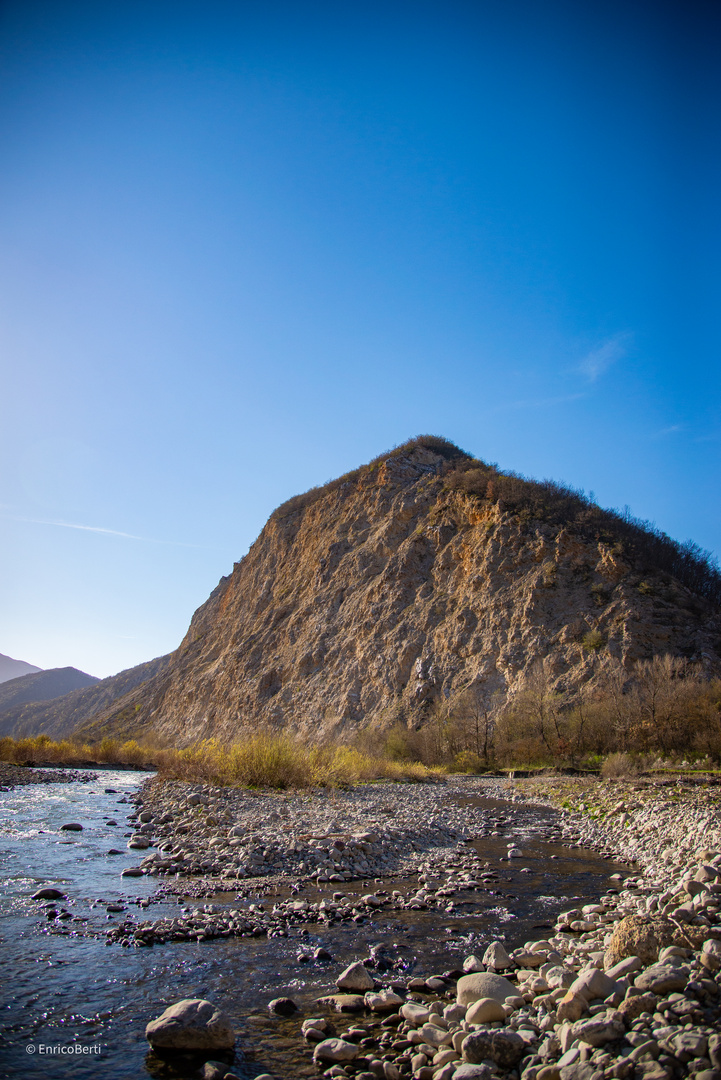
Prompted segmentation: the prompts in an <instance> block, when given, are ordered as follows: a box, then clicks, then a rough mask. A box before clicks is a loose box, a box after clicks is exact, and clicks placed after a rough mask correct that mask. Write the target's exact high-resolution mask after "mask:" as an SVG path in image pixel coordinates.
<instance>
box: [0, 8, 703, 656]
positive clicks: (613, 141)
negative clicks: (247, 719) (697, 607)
mask: <svg viewBox="0 0 721 1080" xmlns="http://www.w3.org/2000/svg"><path fill="white" fill-rule="evenodd" d="M719 21H720V20H719V12H718V8H715V6H714V5H712V4H701V3H684V4H681V3H677V4H665V5H664V4H659V3H654V4H650V3H649V4H643V3H633V2H628V0H625V2H623V3H614V2H608V0H604V2H603V3H601V2H591V3H589V4H579V3H561V2H554V0H547V2H544V3H537V2H536V3H523V2H516V0H508V2H504V3H502V4H500V3H483V2H478V3H472V4H471V3H453V2H445V3H432V2H426V3H424V2H422V0H421V2H415V3H398V2H395V0H387V2H386V3H383V4H376V3H363V4H351V5H339V4H330V3H327V4H326V3H314V2H313V0H308V2H306V3H302V4H301V3H282V2H277V0H263V2H262V3H261V2H260V0H246V2H241V3H233V4H228V3H219V2H213V0H206V2H205V3H202V4H201V3H190V2H188V3H183V2H178V3H172V4H171V3H160V2H155V0H145V2H143V3H139V2H135V0H126V2H125V3H123V4H122V5H120V4H118V5H108V4H97V3H89V2H88V3H82V2H77V0H66V2H65V3H63V4H57V3H54V2H52V3H45V2H41V0H5V2H4V4H3V6H2V7H1V8H0V156H1V158H2V162H3V165H2V168H1V169H0V364H1V369H2V370H1V372H0V455H1V459H0V460H1V462H2V468H1V470H0V535H1V537H2V539H1V544H2V550H1V562H0V566H1V567H2V574H1V575H0V651H1V652H4V653H8V654H10V655H12V656H15V657H18V658H21V659H24V660H27V661H29V662H30V663H34V664H38V665H39V666H42V667H53V666H62V665H66V664H72V665H74V666H77V667H80V668H82V669H84V670H86V671H89V672H91V673H92V674H96V675H101V676H102V675H107V674H112V673H114V672H116V671H118V670H120V669H122V668H124V667H128V666H130V665H132V664H134V663H138V662H140V661H142V660H146V659H150V658H151V657H152V656H155V655H158V654H160V653H163V652H166V651H168V650H169V649H172V648H174V647H175V646H176V645H177V644H178V642H179V641H180V639H181V637H182V635H183V633H184V632H185V629H186V627H187V625H188V622H189V620H190V616H191V614H192V612H193V610H194V609H195V608H196V607H197V606H198V605H199V604H200V603H202V602H203V600H205V599H206V597H207V596H208V594H209V592H210V591H211V589H212V588H214V586H215V585H216V584H217V581H218V579H219V578H220V576H221V575H223V574H225V573H228V572H229V571H230V569H231V568H232V564H233V562H234V561H235V560H237V559H238V558H240V556H241V555H242V554H243V553H244V552H245V551H246V550H247V548H248V546H249V544H250V543H252V541H253V540H254V539H255V537H256V536H257V534H258V533H259V532H260V530H261V528H262V526H263V524H264V522H265V520H266V518H267V516H268V514H269V513H270V512H271V511H272V509H273V508H274V507H275V506H276V505H277V504H278V503H280V502H282V501H283V500H284V499H286V498H288V497H289V496H290V495H293V494H295V493H297V492H299V491H302V490H305V489H306V488H308V487H310V486H312V485H314V484H318V483H323V482H324V481H326V480H328V479H330V478H331V477H333V476H336V475H338V474H340V473H342V472H344V471H346V470H348V469H350V468H353V467H355V466H356V465H358V464H361V463H362V462H364V461H366V460H368V459H370V458H371V457H374V456H375V455H376V454H378V453H380V452H381V451H382V450H384V449H387V448H389V447H391V446H393V445H395V444H397V443H399V442H402V441H403V440H405V439H406V438H409V437H411V436H413V435H416V434H419V433H426V432H427V433H433V434H440V435H444V436H446V437H447V438H450V439H452V440H453V441H454V442H456V443H458V444H459V445H460V446H462V447H463V448H464V449H467V450H469V451H471V452H472V453H474V454H476V455H478V456H480V457H482V458H484V459H485V460H487V461H495V462H498V464H499V465H500V466H501V467H502V468H512V469H516V470H519V471H521V472H524V473H526V474H528V475H531V476H535V477H539V478H540V477H547V476H550V477H554V478H555V479H561V480H565V481H566V482H568V483H571V484H574V485H575V486H578V487H583V488H585V489H586V490H587V491H588V490H593V491H594V493H595V495H596V498H597V499H598V501H599V502H600V503H601V504H602V505H604V506H619V507H620V506H623V505H625V504H628V505H629V506H630V507H631V509H632V511H633V512H634V513H635V514H636V515H638V516H640V517H643V518H648V519H651V520H653V521H655V522H656V524H657V525H658V526H659V527H660V528H662V529H664V530H665V531H667V532H668V533H669V534H670V535H672V536H674V537H676V538H678V539H680V540H685V539H688V538H691V539H693V540H695V541H696V542H697V543H699V544H701V546H702V547H704V548H707V549H711V550H713V551H715V552H716V553H717V554H718V553H719V552H721V510H720V507H719V457H720V454H719V451H720V450H721V415H720V410H719V400H720V394H719V390H720V389H721V387H720V386H719V383H720V381H721V379H720V374H719V373H720V370H721V365H720V364H719V334H718V293H719V288H718V286H719V266H718V252H719V209H718V207H719V200H718V191H719V189H720V185H719V180H720V179H721V178H720V177H719V172H720V170H719V146H720V145H721V143H720V141H719V131H718V109H717V105H718V101H719V100H720V99H721V86H719V82H720V81H721V78H720V76H719V68H718V63H717V56H718V46H719ZM714 301H715V302H716V303H715V304H714Z"/></svg>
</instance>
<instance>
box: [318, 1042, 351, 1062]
mask: <svg viewBox="0 0 721 1080" xmlns="http://www.w3.org/2000/svg"><path fill="white" fill-rule="evenodd" d="M359 1053H360V1051H359V1049H358V1047H357V1046H356V1045H355V1043H352V1042H348V1041H347V1040H346V1039H324V1040H323V1042H319V1043H318V1044H317V1046H316V1048H315V1050H314V1051H313V1058H314V1060H315V1061H332V1062H341V1061H352V1060H353V1058H356V1057H358V1054H359Z"/></svg>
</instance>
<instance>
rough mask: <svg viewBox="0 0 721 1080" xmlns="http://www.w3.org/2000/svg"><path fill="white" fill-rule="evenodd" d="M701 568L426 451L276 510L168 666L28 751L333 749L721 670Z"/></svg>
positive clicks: (115, 692) (35, 726)
mask: <svg viewBox="0 0 721 1080" xmlns="http://www.w3.org/2000/svg"><path fill="white" fill-rule="evenodd" d="M574 500H575V501H574ZM634 530H635V531H634ZM644 544H645V545H646V548H645V549H644ZM644 550H645V554H644ZM639 552H641V554H639ZM694 558H695V556H694V555H693V552H692V553H691V554H689V553H688V552H687V551H686V549H678V545H676V546H675V547H674V545H673V543H672V542H671V541H668V538H665V537H660V538H659V534H654V533H653V532H652V531H651V532H647V533H645V532H644V531H643V529H642V528H638V527H637V526H636V525H634V524H633V523H631V524H629V522H628V519H626V518H622V517H620V516H618V515H617V516H615V517H614V516H613V515H609V514H608V513H607V512H605V511H601V510H600V509H599V508H598V507H594V506H593V504H590V503H589V502H588V500H585V501H584V499H583V497H582V496H578V495H576V494H575V493H573V492H567V491H564V489H560V488H558V487H556V486H554V485H551V484H548V483H544V484H532V483H529V482H527V481H524V480H523V479H522V478H518V477H513V476H507V475H504V474H502V473H499V472H498V470H496V469H495V468H494V467H493V466H487V465H484V463H483V462H479V461H475V460H474V459H472V458H469V456H468V455H467V454H464V453H463V452H462V451H460V450H458V448H457V447H454V446H453V445H452V444H450V443H447V442H444V441H443V440H439V439H432V438H428V439H424V438H421V439H417V440H414V441H413V442H412V443H409V444H406V445H405V446H403V447H400V448H398V449H397V450H395V451H392V452H390V453H388V454H386V455H383V456H382V457H381V458H379V459H377V460H376V461H374V462H371V463H370V464H369V465H367V466H365V467H363V468H361V469H358V470H356V471H355V472H354V473H351V474H348V476H346V477H342V478H340V479H339V480H337V481H333V482H332V483H330V484H328V485H326V487H325V488H320V489H314V490H313V491H311V492H308V493H306V495H304V496H299V497H297V498H294V499H291V500H290V501H289V502H288V503H286V504H284V506H281V507H279V508H278V510H276V511H275V512H274V513H273V514H272V515H271V518H270V520H269V521H268V523H267V524H266V526H265V528H264V529H263V531H262V533H261V534H260V536H259V538H258V539H257V540H256V542H255V543H254V544H253V546H252V547H251V549H250V551H249V552H248V554H247V555H246V556H245V557H244V558H243V559H242V560H241V561H240V562H238V563H236V565H235V567H234V569H233V572H232V573H231V574H230V575H229V576H228V577H225V578H223V579H222V580H221V581H220V583H219V585H218V587H217V588H216V589H215V590H214V592H213V593H212V594H211V596H210V597H209V599H208V600H207V601H206V603H205V604H203V605H202V607H200V608H199V609H198V610H197V611H196V613H195V615H194V616H193V619H192V621H191V624H190V628H189V630H188V633H187V634H186V636H185V638H184V640H183V642H182V643H181V645H180V646H179V648H178V649H177V650H176V651H175V652H174V653H172V654H170V656H168V657H163V658H161V659H160V660H158V661H153V662H152V664H149V665H144V666H141V667H143V668H144V669H145V670H143V671H141V668H137V669H131V670H130V671H129V672H125V673H123V675H122V676H116V677H115V679H114V680H112V679H111V680H103V682H101V683H98V684H97V685H96V686H95V687H93V688H91V689H89V690H85V691H81V692H80V696H78V697H76V704H75V705H74V706H73V708H69V709H66V710H65V711H64V712H63V713H62V715H61V718H60V720H59V721H58V723H56V724H53V720H52V716H50V715H49V712H50V711H51V710H46V712H45V715H44V716H43V715H42V711H41V710H35V713H34V715H30V713H32V711H33V710H32V709H30V710H28V707H26V711H25V713H24V715H23V717H22V723H21V724H18V725H17V731H19V732H20V731H22V732H26V733H30V732H31V731H32V730H34V731H36V732H37V731H43V730H44V731H47V732H48V734H51V735H52V734H57V733H62V734H65V733H66V732H67V731H68V730H69V729H71V728H72V727H75V728H76V729H77V730H78V733H79V734H80V735H82V736H83V737H89V738H98V737H101V736H102V735H104V734H114V735H119V736H131V735H135V734H136V733H137V732H147V731H150V730H152V731H154V732H156V733H157V734H158V735H159V736H160V737H161V738H164V739H168V740H170V741H172V744H173V745H185V744H189V743H192V742H194V741H195V740H197V739H200V738H204V737H210V736H215V737H218V738H220V739H223V740H229V739H232V738H235V737H237V736H238V735H239V734H240V733H242V732H244V731H246V732H247V731H255V730H257V729H258V727H259V726H267V727H271V728H277V729H280V728H286V729H290V730H294V731H297V732H300V733H302V734H303V735H305V736H307V737H310V738H311V739H315V740H322V739H324V738H327V737H329V736H341V737H342V736H345V735H349V734H352V733H354V732H356V731H357V730H358V729H360V728H362V727H364V726H378V725H384V724H389V723H391V722H392V721H393V720H398V719H403V720H405V721H406V722H407V723H409V724H411V725H417V724H420V723H422V721H423V718H424V716H425V715H427V711H428V709H429V708H431V707H432V705H433V703H434V702H438V701H443V700H447V699H448V698H449V697H450V696H451V695H453V694H455V693H457V692H459V691H461V690H463V689H464V688H466V687H470V686H476V687H482V688H483V690H484V692H487V693H488V694H491V693H494V692H495V693H496V694H497V695H498V697H497V698H496V701H503V700H505V699H508V697H509V696H511V695H513V694H515V693H516V692H517V691H518V690H519V689H521V688H522V687H523V685H524V683H525V682H526V680H527V678H528V675H529V673H530V671H531V670H532V669H533V667H534V665H536V664H537V662H538V661H539V660H545V661H546V664H547V668H548V671H549V673H550V677H551V679H552V680H553V681H554V682H555V684H556V685H557V686H558V687H559V688H566V689H568V688H571V689H572V688H573V687H574V686H577V685H579V684H581V683H590V684H591V685H593V682H594V680H596V679H598V678H599V677H600V676H601V675H602V673H604V672H607V671H608V669H609V668H611V667H614V666H617V667H623V668H624V669H626V670H629V669H630V668H631V666H632V665H633V663H634V662H635V661H636V660H638V659H642V658H648V657H651V656H653V655H657V654H664V653H671V654H674V655H676V656H683V657H687V658H692V659H695V660H696V661H698V662H700V663H702V664H705V665H707V666H710V667H712V668H716V667H717V666H718V664H719V653H720V648H721V647H720V642H721V635H720V631H721V626H720V624H719V619H718V613H717V609H716V608H715V606H714V604H713V603H712V600H713V599H714V597H713V596H711V595H710V593H709V587H708V583H709V579H708V574H707V576H706V578H704V572H705V571H704V566H703V563H702V562H701V563H699V562H698V560H697V561H696V562H694ZM664 559H665V560H666V562H665V564H664ZM664 566H665V569H663V567H664ZM669 566H670V567H671V568H672V569H673V567H675V566H678V567H680V573H679V575H676V576H674V573H672V572H669V569H668V567H669ZM654 567H655V569H654ZM699 567H700V570H699V573H698V574H696V576H694V574H695V573H696V570H698V569H699ZM660 568H662V569H660ZM714 573H715V572H714V571H713V570H712V571H711V578H710V581H711V590H712V591H713V590H714V589H715V590H716V591H717V592H719V591H721V582H720V581H719V580H717V579H718V575H716V576H715V577H714ZM684 575H685V576H684ZM135 673H138V674H137V677H135ZM118 680H124V681H122V682H121V683H119V682H118ZM70 697H72V695H70ZM64 701H65V699H60V703H53V704H54V705H55V706H58V705H61V704H62V702H64Z"/></svg>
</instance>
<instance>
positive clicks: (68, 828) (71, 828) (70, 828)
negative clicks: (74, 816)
mask: <svg viewBox="0 0 721 1080" xmlns="http://www.w3.org/2000/svg"><path fill="white" fill-rule="evenodd" d="M60 831H61V832H82V831H83V827H82V825H78V823H77V821H70V822H68V824H67V825H61V826H60Z"/></svg>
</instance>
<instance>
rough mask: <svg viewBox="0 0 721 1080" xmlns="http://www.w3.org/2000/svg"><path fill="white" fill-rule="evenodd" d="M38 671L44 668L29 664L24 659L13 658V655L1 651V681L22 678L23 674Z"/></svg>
mask: <svg viewBox="0 0 721 1080" xmlns="http://www.w3.org/2000/svg"><path fill="white" fill-rule="evenodd" d="M36 671H42V668H39V667H35V665H34V664H27V663H26V662H25V661H24V660H13V658H12V656H6V655H5V653H0V683H4V682H8V681H9V680H10V679H20V678H22V676H23V675H32V674H33V673H34V672H36Z"/></svg>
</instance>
